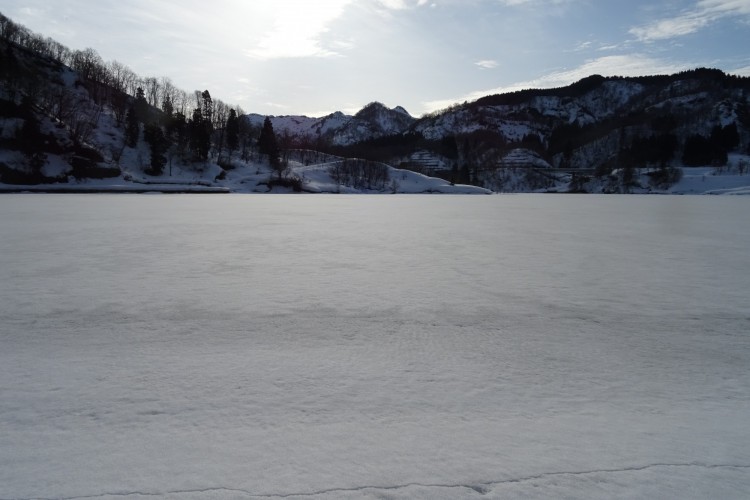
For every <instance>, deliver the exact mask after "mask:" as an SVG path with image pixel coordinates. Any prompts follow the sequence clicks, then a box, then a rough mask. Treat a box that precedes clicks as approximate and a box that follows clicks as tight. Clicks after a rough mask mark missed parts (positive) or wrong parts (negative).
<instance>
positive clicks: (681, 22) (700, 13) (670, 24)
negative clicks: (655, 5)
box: [629, 0, 750, 42]
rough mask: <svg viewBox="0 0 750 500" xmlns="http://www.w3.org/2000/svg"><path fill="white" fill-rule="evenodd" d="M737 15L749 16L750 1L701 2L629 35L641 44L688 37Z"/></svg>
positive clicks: (718, 0)
mask: <svg viewBox="0 0 750 500" xmlns="http://www.w3.org/2000/svg"><path fill="white" fill-rule="evenodd" d="M737 15H739V16H748V15H750V0H701V1H699V2H697V3H696V4H695V6H694V7H693V8H692V9H689V10H686V11H683V12H681V13H680V14H679V15H677V16H674V17H670V18H666V19H660V20H657V21H654V22H652V23H650V24H647V25H645V26H637V27H634V28H631V29H630V30H629V33H630V34H631V35H634V36H635V37H636V38H637V39H638V40H640V41H642V42H654V41H658V40H666V39H670V38H676V37H680V36H685V35H689V34H691V33H695V32H697V31H699V30H701V29H703V28H705V27H706V26H708V25H710V24H712V23H714V22H716V21H718V20H720V19H723V18H726V17H730V16H737Z"/></svg>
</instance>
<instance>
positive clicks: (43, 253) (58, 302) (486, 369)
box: [0, 194, 750, 499]
mask: <svg viewBox="0 0 750 500" xmlns="http://www.w3.org/2000/svg"><path fill="white" fill-rule="evenodd" d="M749 212H750V198H747V197H687V196H686V197H676V196H669V197H659V196H635V195H631V196H615V195H608V196H596V195H581V196H578V195H511V196H480V197H468V196H335V195H330V196H328V195H320V196H293V195H290V196H285V195H272V196H263V195H255V196H253V195H36V194H18V195H3V196H0V214H1V219H0V499H11V498H13V499H31V498H68V499H73V498H103V499H106V498H109V499H113V498H132V499H139V498H154V497H156V498H169V499H199V498H216V499H230V498H231V499H256V498H314V499H386V498H387V499H412V498H419V499H464V498H466V499H473V498H477V499H479V498H482V499H495V498H497V499H500V498H502V499H508V498H609V499H613V498H614V499H619V498H680V499H686V498H695V499H704V498H723V499H732V498H734V499H740V498H745V499H746V498H748V492H749V491H750V333H749V332H750V217H748V213H749Z"/></svg>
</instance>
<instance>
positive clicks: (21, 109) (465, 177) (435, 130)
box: [0, 18, 750, 192]
mask: <svg viewBox="0 0 750 500" xmlns="http://www.w3.org/2000/svg"><path fill="white" fill-rule="evenodd" d="M6 21H7V18H6ZM20 32H21V33H23V30H22V29H21V31H20ZM6 33H11V34H12V35H13V36H10V37H7V36H6V37H5V38H2V39H0V55H2V59H0V69H2V71H0V125H2V128H0V183H4V184H6V185H32V184H52V183H58V184H59V183H69V182H72V181H75V182H82V181H83V180H86V179H94V178H99V179H102V178H111V179H119V180H121V181H124V182H125V181H127V182H129V181H128V179H130V180H132V179H135V178H143V179H146V181H148V182H151V181H149V179H151V180H158V179H162V180H163V176H165V175H168V174H167V170H166V166H167V164H168V166H169V174H174V173H175V172H182V173H183V174H184V176H183V177H185V176H187V177H189V178H191V179H194V180H195V179H198V180H199V182H201V183H203V184H208V185H212V186H214V187H222V186H224V187H226V182H228V181H227V179H232V178H234V179H235V181H236V182H235V183H234V184H231V185H232V186H233V187H232V188H231V189H235V188H236V187H237V182H239V181H237V179H240V178H243V179H249V176H248V175H247V172H249V171H252V172H254V174H253V175H255V176H259V175H261V174H263V172H265V174H263V175H265V176H266V178H267V179H270V178H271V177H272V176H273V175H277V176H278V179H277V180H278V181H279V183H281V184H286V185H289V182H287V180H288V179H285V178H284V177H285V176H286V177H290V178H294V179H296V180H295V182H294V183H293V184H295V185H297V186H298V187H299V186H301V185H303V184H304V182H305V178H304V175H312V173H311V172H310V171H309V170H310V168H311V164H310V162H311V158H325V161H323V160H321V162H322V163H320V165H321V166H320V168H319V171H318V173H317V174H315V176H317V177H316V178H318V179H319V185H318V186H335V190H336V191H337V192H338V191H340V189H341V188H342V186H341V179H343V178H344V177H341V176H339V174H340V173H341V171H340V169H339V167H340V165H339V166H336V165H338V163H337V162H341V161H345V160H346V159H347V158H359V159H360V160H358V161H364V162H371V164H372V165H376V164H377V165H380V166H377V167H372V168H374V170H372V169H371V170H372V171H376V170H377V171H380V169H382V168H385V169H386V170H387V172H390V173H389V174H388V175H389V176H390V177H388V176H385V177H384V178H381V177H382V176H380V174H378V179H380V180H379V181H378V186H379V187H377V188H373V187H372V185H370V184H369V183H368V182H362V181H361V179H359V178H358V177H357V176H358V175H360V174H361V175H364V176H365V177H367V175H369V174H367V175H365V174H363V173H362V172H364V171H365V170H367V169H370V166H363V165H370V164H365V163H357V165H360V166H358V167H356V168H357V169H359V170H357V171H358V172H360V173H353V172H354V171H349V170H347V175H346V176H345V178H346V179H348V181H347V182H349V181H351V183H352V186H353V185H355V184H356V185H358V186H360V188H362V189H365V188H363V186H367V187H366V189H368V190H373V189H374V190H375V191H377V190H383V191H389V192H397V191H398V189H397V187H396V185H395V183H390V184H389V183H388V182H387V179H389V178H392V177H394V176H395V175H402V174H397V173H396V170H397V169H401V170H402V171H404V172H411V173H417V174H422V175H428V176H431V177H436V178H441V179H443V181H444V184H443V185H446V186H453V185H458V184H464V185H474V186H477V187H481V188H485V189H489V190H492V191H539V190H542V191H544V190H547V191H550V190H551V191H560V190H565V191H586V192H646V191H665V190H669V189H670V187H671V186H673V185H674V184H675V183H677V182H678V181H679V180H680V177H681V176H682V175H684V173H685V168H686V167H687V168H689V167H702V168H711V169H713V170H712V172H718V173H722V174H727V173H733V174H736V175H740V176H742V175H744V174H745V173H746V171H747V170H748V164H750V156H748V155H749V154H750V78H745V77H737V76H733V75H728V74H725V73H724V72H722V71H720V70H718V69H710V68H698V69H695V70H691V71H684V72H681V73H677V74H671V75H657V76H643V77H619V76H610V77H604V76H600V75H592V76H590V77H587V78H584V79H582V80H580V81H578V82H576V83H574V84H572V85H569V86H566V87H561V88H554V89H528V90H523V91H518V92H513V93H506V94H497V95H491V96H486V97H483V98H480V99H478V100H476V101H473V102H464V103H457V104H455V105H453V106H451V107H449V108H447V109H443V110H439V111H436V112H433V113H429V114H426V115H424V116H421V117H418V118H417V117H414V116H411V115H410V114H409V113H408V112H407V111H406V110H405V109H404V108H403V107H400V106H396V107H394V108H389V107H387V106H385V105H383V104H382V103H379V102H371V103H370V104H368V105H367V106H365V107H364V108H362V109H361V110H360V111H358V112H357V113H356V114H354V115H346V114H344V113H342V112H336V113H332V114H330V115H327V116H324V117H317V118H315V117H306V116H273V117H268V118H269V120H270V122H271V125H272V128H273V131H274V133H275V135H276V143H277V144H278V147H279V150H280V151H281V152H282V155H281V158H282V159H283V163H284V165H283V166H284V168H282V169H280V168H278V165H275V164H274V162H273V161H272V160H273V158H270V159H269V158H266V157H264V156H263V155H261V154H260V153H259V150H258V144H257V140H258V137H259V133H260V130H261V128H262V126H263V123H264V122H265V120H266V118H267V117H265V116H262V115H258V114H253V113H250V114H244V113H242V112H241V110H238V109H235V108H232V107H230V106H227V105H225V104H224V103H222V102H221V101H220V100H218V99H213V98H212V96H211V95H210V93H209V91H208V90H204V91H202V92H200V91H196V92H195V97H192V96H191V95H190V94H189V93H187V92H181V91H177V90H176V89H174V87H172V86H170V85H167V84H164V83H160V82H159V81H157V79H149V78H146V79H142V78H139V77H137V75H134V74H132V72H130V73H128V71H126V70H124V69H123V68H122V67H119V66H117V65H115V64H111V63H104V62H103V61H102V60H101V58H98V55H97V54H96V53H95V52H94V51H92V50H91V49H86V50H85V51H70V50H68V49H66V48H65V47H62V46H60V44H56V42H54V41H53V40H51V39H49V38H43V37H39V36H36V35H33V34H28V33H27V34H26V35H25V36H19V35H18V33H19V31H13V30H6ZM237 111H240V113H239V117H238V118H237V116H236V115H237V114H238V113H237ZM232 117H234V118H232ZM232 119H234V120H235V121H234V122H232V124H230V121H231V120H232ZM232 137H234V139H232ZM199 143H200V144H199ZM294 151H296V153H292V152H294ZM300 151H312V152H314V153H315V154H311V153H304V154H302V153H300ZM332 159H333V160H332ZM352 165H354V164H353V163H350V164H348V166H347V168H350V167H351V168H353V167H352ZM381 166H382V167H381ZM302 167H304V169H307V170H305V172H307V174H305V173H304V172H303V170H304V169H303V168H302ZM295 169H296V170H295ZM337 169H338V170H337ZM362 169H364V170H362ZM324 170H325V175H327V176H328V181H330V182H328V181H320V177H319V175H318V174H320V172H323V171H324ZM207 172H208V173H207ZM242 172H245V174H242ZM370 173H372V172H370ZM243 175H244V177H243ZM352 176H353V177H352ZM334 177H336V179H338V180H336V181H335V182H334V181H331V179H333V178H334ZM402 177H404V175H402ZM357 179H359V180H357ZM383 179H385V180H383ZM405 179H406V178H405V177H404V178H403V180H405ZM282 181H283V182H282ZM381 181H382V182H381ZM148 182H146V183H148ZM254 182H256V185H258V184H263V185H265V186H267V187H268V188H272V187H274V182H270V181H268V182H265V181H262V180H260V177H258V178H256V179H255V181H254ZM277 184H278V183H277ZM418 184H419V183H417V185H418ZM352 186H349V187H352ZM435 186H436V184H434V183H432V184H430V188H429V189H426V190H434V189H436V188H435ZM248 189H249V190H254V189H255V188H254V187H252V186H251V187H249V188H248ZM327 189H328V188H325V189H323V190H327ZM415 189H416V188H415ZM311 190H320V189H318V188H315V189H312V188H311ZM446 191H449V190H448V189H447V188H446Z"/></svg>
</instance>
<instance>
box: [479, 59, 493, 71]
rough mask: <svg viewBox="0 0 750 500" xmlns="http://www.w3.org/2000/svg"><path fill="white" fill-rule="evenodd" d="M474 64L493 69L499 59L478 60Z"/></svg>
mask: <svg viewBox="0 0 750 500" xmlns="http://www.w3.org/2000/svg"><path fill="white" fill-rule="evenodd" d="M474 65H476V66H479V67H480V68H482V69H493V68H497V61H494V60H492V59H485V60H483V61H477V62H475V63H474Z"/></svg>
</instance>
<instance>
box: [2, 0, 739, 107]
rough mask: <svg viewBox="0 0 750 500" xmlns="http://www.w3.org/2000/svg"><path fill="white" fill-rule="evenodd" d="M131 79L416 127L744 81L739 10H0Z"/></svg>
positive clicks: (691, 4) (681, 4)
mask: <svg viewBox="0 0 750 500" xmlns="http://www.w3.org/2000/svg"><path fill="white" fill-rule="evenodd" d="M0 12H2V13H3V14H4V15H6V16H8V17H10V18H11V19H12V20H14V21H15V22H17V23H20V24H23V25H25V26H26V27H27V28H29V29H30V30H32V31H34V32H37V33H40V34H42V35H45V36H50V37H52V38H54V39H55V40H57V41H58V42H61V43H63V44H65V45H66V46H68V47H69V48H70V49H73V50H75V49H84V48H87V47H90V48H93V49H95V50H96V51H97V52H98V53H99V54H100V56H101V57H102V58H103V59H104V60H105V61H112V60H116V61H119V62H120V63H123V64H125V65H127V66H129V67H130V68H131V69H132V70H133V71H135V72H136V73H137V74H138V75H140V76H141V77H148V76H155V77H164V76H166V77H169V78H170V79H171V80H172V81H173V83H174V84H175V85H176V86H177V87H179V88H181V89H183V90H186V91H188V92H192V91H194V90H206V89H207V90H209V91H210V92H211V95H212V96H213V97H214V98H215V99H216V98H218V99H221V100H222V101H224V102H225V103H227V104H230V105H238V106H241V107H242V109H243V110H244V111H245V112H252V113H260V114H264V115H307V116H323V115H326V114H328V113H331V112H334V111H343V112H345V113H355V112H356V111H357V110H359V109H361V108H362V107H363V106H364V105H366V104H367V103H369V102H372V101H379V102H382V103H383V104H385V105H387V106H389V107H395V106H402V107H404V108H405V109H406V110H407V111H409V112H410V113H411V114H412V115H414V116H421V115H423V114H424V113H427V112H431V111H435V110H438V109H442V108H445V107H447V106H450V105H451V104H454V103H460V102H464V101H471V100H474V99H477V98H479V97H482V96H485V95H490V94H496V93H501V92H507V91H512V90H519V89H523V88H546V87H559V86H564V85H568V84H570V83H573V82H575V81H577V80H579V79H581V78H583V77H585V76H589V75H592V74H601V75H604V76H613V75H621V76H637V75H649V74H665V73H673V72H676V71H681V70H685V69H691V68H695V67H712V68H719V69H721V70H724V71H725V72H727V73H732V74H738V75H743V76H750V50H748V47H750V0H662V1H653V0H646V1H643V0H628V1H622V0H316V1H312V0H212V1H210V2H206V1H205V0H201V1H198V0H0Z"/></svg>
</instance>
